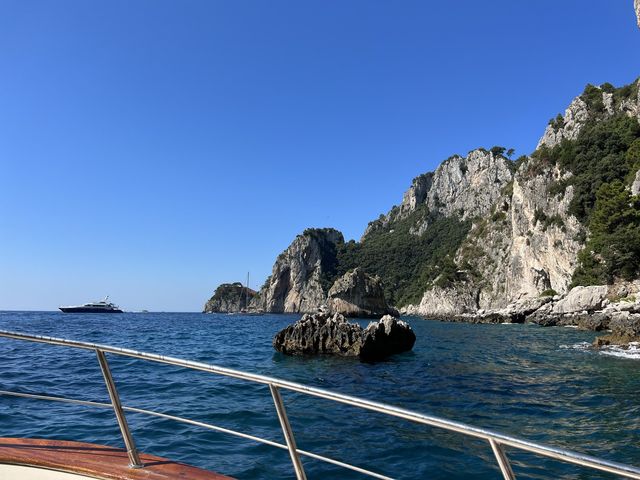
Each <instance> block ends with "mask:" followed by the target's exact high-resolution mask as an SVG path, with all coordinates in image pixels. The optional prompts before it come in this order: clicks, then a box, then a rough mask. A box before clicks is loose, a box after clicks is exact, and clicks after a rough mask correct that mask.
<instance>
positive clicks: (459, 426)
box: [0, 330, 640, 480]
mask: <svg viewBox="0 0 640 480" xmlns="http://www.w3.org/2000/svg"><path fill="white" fill-rule="evenodd" d="M0 337H5V338H12V339H16V340H26V341H31V342H38V343H46V344H50V345H62V346H67V347H73V348H80V349H85V350H94V351H96V352H104V353H112V354H116V355H122V356H127V357H132V358H138V359H142V360H149V361H153V362H157V363H164V364H168V365H175V366H180V367H185V368H190V369H193V370H199V371H204V372H209V373H216V374H219V375H224V376H227V377H232V378H237V379H241V380H248V381H251V382H255V383H259V384H264V385H268V386H269V388H270V390H271V393H272V396H273V399H274V402H275V404H276V411H277V413H278V417H279V418H280V423H281V426H282V428H283V435H284V437H285V442H286V445H283V444H278V443H276V442H272V441H270V440H266V439H262V438H259V437H253V436H250V435H247V434H244V433H242V432H236V431H233V430H228V429H223V428H222V427H217V426H214V425H209V424H204V423H202V422H196V421H193V420H188V419H184V418H181V417H174V416H171V415H166V414H162V413H157V412H152V411H149V410H142V409H137V408H134V407H126V406H121V410H123V411H130V412H136V413H145V414H149V415H155V416H159V417H163V418H168V419H172V420H177V421H182V422H185V423H191V424H193V425H198V426H201V427H205V428H210V429H213V430H217V431H221V432H225V433H230V434H233V435H237V436H241V437H243V438H247V439H250V440H254V441H257V442H261V443H265V444H268V445H272V446H275V447H278V448H283V449H287V450H289V453H290V456H291V458H292V462H293V466H294V470H295V472H296V477H297V478H298V480H303V479H305V478H306V477H305V474H304V469H303V467H302V463H301V462H300V460H299V457H298V455H304V456H308V457H311V458H316V459H318V460H322V461H325V462H328V463H332V464H334V465H339V466H342V467H345V468H349V469H351V470H355V471H358V472H360V473H364V474H366V475H369V476H373V477H375V478H382V479H389V477H387V476H384V475H381V474H379V473H375V472H371V471H368V470H365V469H362V468H359V467H356V466H353V465H350V464H346V463H343V462H340V461H337V460H333V459H329V458H326V457H322V456H320V455H317V454H313V453H311V452H307V451H304V450H300V449H298V448H297V447H296V445H295V438H294V437H293V431H292V430H291V426H290V425H289V422H288V420H286V411H285V407H284V403H283V402H282V397H281V396H280V394H279V391H278V389H285V390H291V391H295V392H299V393H303V394H306V395H310V396H314V397H318V398H324V399H327V400H332V401H335V402H338V403H343V404H346V405H351V406H354V407H359V408H362V409H365V410H370V411H374V412H379V413H384V414H386V415H389V416H393V417H398V418H403V419H405V420H409V421H411V422H415V423H419V424H422V425H428V426H432V427H437V428H441V429H444V430H448V431H452V432H457V433H461V434H463V435H466V436H469V437H474V438H480V439H483V440H486V441H487V442H488V443H489V445H490V447H491V449H492V451H493V453H494V456H495V458H496V463H497V464H498V467H499V469H500V471H501V472H502V475H503V477H504V478H505V479H506V480H513V479H515V475H514V474H513V471H512V469H511V464H510V462H509V459H508V457H507V456H506V454H505V452H504V447H512V448H516V449H518V450H522V451H526V452H530V453H535V454H538V455H540V456H543V457H547V458H552V459H556V460H560V461H563V462H566V463H571V464H574V465H580V466H583V467H587V468H592V469H595V470H600V471H604V472H608V473H613V474H616V475H620V476H623V477H625V478H633V479H637V480H640V469H638V468H636V467H633V466H630V465H625V464H622V463H617V462H611V461H607V460H602V459H599V458H596V457H593V456H589V455H583V454H581V453H577V452H573V451H570V450H565V449H560V448H555V447H550V446H548V445H543V444H540V443H534V442H529V441H526V440H522V439H519V438H516V437H512V436H509V435H504V434H501V433H497V432H493V431H491V430H486V429H482V428H477V427H472V426H470V425H467V424H464V423H461V422H454V421H451V420H446V419H443V418H440V417H436V416H431V415H424V414H421V413H417V412H413V411H411V410H406V409H403V408H398V407H394V406H391V405H386V404H383V403H378V402H372V401H370V400H364V399H362V398H358V397H353V396H349V395H343V394H340V393H335V392H331V391H328V390H323V389H320V388H315V387H309V386H306V385H302V384H299V383H295V382H289V381H286V380H280V379H277V378H273V377H268V376H264V375H257V374H253V373H247V372H243V371H240V370H233V369H229V368H225V367H218V366H215V365H208V364H205V363H201V362H193V361H189V360H182V359H179V358H174V357H167V356H163V355H157V354H153V353H146V352H139V351H136V350H130V349H126V348H118V347H112V346H108V345H100V344H95V343H88V342H78V341H73V340H66V339H61V338H54V337H45V336H39V335H29V334H24V333H17V332H9V331H4V330H0ZM105 380H106V378H105ZM107 385H108V381H107ZM114 386H115V385H114ZM274 391H275V392H276V394H275V395H274V393H273V392H274ZM114 393H115V396H116V398H117V391H116V390H115V389H114ZM110 394H111V391H110ZM0 395H13V396H20V397H27V398H39V399H43V400H55V401H66V402H70V403H76V404H81V405H87V406H99V407H105V408H106V407H111V408H114V410H115V411H116V416H118V409H117V408H116V405H115V404H114V403H113V398H112V403H111V404H106V403H99V402H88V401H83V400H74V399H66V398H62V397H50V396H44V395H33V394H25V393H19V392H7V391H0ZM117 402H118V403H119V398H117ZM281 413H282V414H284V419H285V420H286V421H285V422H283V420H282V418H281V416H280V415H281ZM118 423H119V424H120V418H118ZM125 423H126V420H125ZM287 426H288V427H287ZM121 430H122V428H121ZM287 430H288V431H287ZM122 433H123V438H124V440H125V446H126V447H127V450H128V451H130V447H131V450H132V451H135V444H133V443H131V445H130V444H128V443H127V438H126V437H125V433H124V432H122ZM131 442H133V438H131ZM296 458H297V460H296ZM130 460H131V464H132V466H133V465H135V464H136V462H135V461H134V460H132V459H131V453H130Z"/></svg>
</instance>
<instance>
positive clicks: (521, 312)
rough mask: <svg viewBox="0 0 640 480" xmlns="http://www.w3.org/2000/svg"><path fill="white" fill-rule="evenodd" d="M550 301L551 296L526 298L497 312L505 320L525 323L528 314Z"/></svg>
mask: <svg viewBox="0 0 640 480" xmlns="http://www.w3.org/2000/svg"><path fill="white" fill-rule="evenodd" d="M549 302H551V297H537V298H524V299H522V300H517V301H516V302H514V303H512V304H509V305H507V306H506V307H505V308H502V309H500V310H498V311H496V312H495V314H496V315H497V316H498V317H500V318H501V319H502V320H503V321H509V322H511V323H524V321H525V319H526V318H527V316H529V315H531V314H532V313H534V312H536V311H538V310H540V307H542V306H543V305H545V304H547V303H549ZM485 315H486V314H485Z"/></svg>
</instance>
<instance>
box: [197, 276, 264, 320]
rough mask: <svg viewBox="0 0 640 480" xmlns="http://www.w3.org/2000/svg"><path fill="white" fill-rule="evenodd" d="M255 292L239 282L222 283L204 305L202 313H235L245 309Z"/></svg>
mask: <svg viewBox="0 0 640 480" xmlns="http://www.w3.org/2000/svg"><path fill="white" fill-rule="evenodd" d="M256 294H257V292H256V291H255V290H251V289H250V288H247V287H245V286H243V285H242V284H241V283H240V282H236V283H223V284H222V285H220V286H219V287H218V288H216V291H215V292H214V294H213V296H212V297H211V298H210V299H209V300H208V301H207V303H206V304H205V305H204V309H203V313H236V312H240V311H243V310H246V309H247V308H248V306H249V305H250V303H251V301H252V300H253V299H254V298H255V296H256Z"/></svg>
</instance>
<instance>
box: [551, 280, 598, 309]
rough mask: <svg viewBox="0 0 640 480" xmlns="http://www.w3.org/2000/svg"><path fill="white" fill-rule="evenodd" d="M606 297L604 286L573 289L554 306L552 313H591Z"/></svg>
mask: <svg viewBox="0 0 640 480" xmlns="http://www.w3.org/2000/svg"><path fill="white" fill-rule="evenodd" d="M606 296H607V286H606V285H594V286H590V287H574V288H573V289H571V291H570V292H569V293H568V294H567V296H566V297H564V298H563V299H562V300H560V301H559V302H558V303H556V304H555V305H554V307H553V313H571V312H581V311H584V310H586V311H587V312H593V311H594V310H597V309H599V308H600V307H601V306H602V302H603V301H604V299H605V297H606Z"/></svg>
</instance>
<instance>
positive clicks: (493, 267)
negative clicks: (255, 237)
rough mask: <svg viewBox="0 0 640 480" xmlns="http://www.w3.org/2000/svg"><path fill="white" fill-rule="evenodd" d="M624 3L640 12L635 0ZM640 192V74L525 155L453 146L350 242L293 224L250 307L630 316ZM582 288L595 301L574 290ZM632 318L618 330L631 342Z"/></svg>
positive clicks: (591, 324)
mask: <svg viewBox="0 0 640 480" xmlns="http://www.w3.org/2000/svg"><path fill="white" fill-rule="evenodd" d="M635 9H636V12H638V21H639V22H640V0H636V1H635ZM639 194H640V79H637V80H636V81H634V82H633V83H631V84H629V85H625V86H622V87H614V86H613V85H611V84H609V83H604V84H602V85H599V86H595V85H587V86H586V88H585V89H584V91H583V92H582V94H580V95H579V96H577V97H576V98H575V99H574V100H573V101H572V102H571V103H570V104H569V106H568V107H567V109H566V110H565V111H564V113H563V114H558V115H556V116H555V117H553V118H551V120H549V123H548V125H547V126H546V128H545V129H544V133H543V135H542V137H541V138H540V140H539V142H538V145H537V148H536V150H535V151H534V152H533V153H531V154H530V155H521V156H519V157H516V158H514V150H513V149H510V148H507V147H503V146H494V147H492V148H488V149H485V148H478V149H475V150H472V151H470V152H469V153H467V154H466V155H458V154H455V155H452V156H451V157H449V158H448V159H446V160H445V161H444V162H442V163H441V165H440V166H439V167H438V168H436V169H435V171H433V172H427V173H424V174H422V175H419V176H418V177H416V178H415V179H414V180H413V182H412V183H411V185H410V187H409V189H408V190H407V191H406V192H405V193H404V196H403V198H402V202H401V203H400V204H399V205H396V206H393V207H392V208H391V209H390V210H389V211H388V212H387V213H386V214H382V215H380V216H379V218H377V219H376V220H373V221H371V222H369V225H368V226H367V228H366V230H365V232H364V234H363V236H362V238H361V239H360V240H359V241H354V240H351V241H345V239H344V237H343V235H342V234H341V233H340V232H339V231H337V230H335V229H332V228H310V229H307V230H305V231H304V232H303V233H302V234H300V235H298V236H297V237H296V238H295V239H294V240H293V242H292V243H291V245H290V246H289V247H288V248H287V249H285V250H284V251H283V252H282V253H281V254H280V255H279V256H278V258H277V259H276V261H275V264H274V266H273V269H272V273H271V275H270V276H269V278H267V280H266V282H265V283H264V285H263V286H262V288H261V289H260V291H259V292H257V294H256V295H255V296H253V297H252V300H251V302H250V307H251V308H254V309H257V310H264V311H266V312H273V313H305V312H316V311H318V310H319V309H322V310H325V311H329V312H331V313H341V314H344V315H351V316H372V317H379V316H382V315H384V314H387V313H391V314H393V313H394V312H395V309H396V308H397V309H399V311H400V312H401V313H403V314H410V315H419V316H423V317H427V318H439V319H446V320H458V321H469V322H485V321H489V322H492V321H510V322H513V321H517V322H521V321H530V322H534V323H538V324H541V325H554V324H570V325H577V326H579V327H584V328H592V329H594V330H599V329H607V328H612V329H614V327H616V325H619V323H620V321H621V320H620V319H622V318H625V319H626V318H627V315H628V319H626V320H624V323H625V325H627V324H628V325H631V324H634V325H635V323H634V322H635V321H636V317H635V316H636V315H640V308H636V301H635V298H638V297H639V295H637V294H638V290H639V288H638V282H637V280H638V279H640V195H639ZM621 292H622V293H621ZM624 292H627V293H626V294H625V293H624ZM592 294H593V295H595V296H592V297H589V298H590V299H591V300H593V299H594V298H598V299H600V300H598V301H596V302H595V304H594V303H589V302H587V303H586V304H585V305H583V304H582V303H580V302H581V301H582V300H580V301H578V300H577V299H578V298H580V299H581V298H583V296H585V295H586V296H590V295H592ZM583 306H584V307H585V308H582V307H583ZM574 307H575V308H574ZM636 310H637V311H636ZM619 320H620V321H619ZM633 328H635V327H633ZM633 328H631V329H626V330H625V329H622V330H621V332H622V331H623V330H624V332H625V333H624V334H621V335H619V336H618V337H617V338H618V339H622V338H624V339H626V340H628V341H633V340H635V339H636V337H634V336H633V335H631V333H633V332H635V330H634V329H633ZM613 335H614V337H615V335H616V333H615V331H614V332H613ZM634 335H635V334H634Z"/></svg>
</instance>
